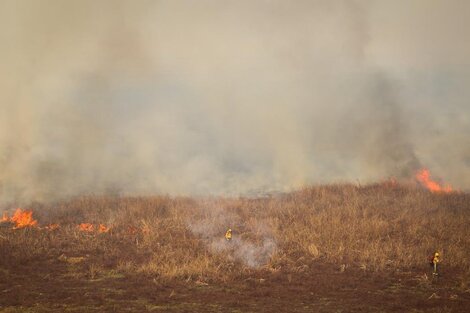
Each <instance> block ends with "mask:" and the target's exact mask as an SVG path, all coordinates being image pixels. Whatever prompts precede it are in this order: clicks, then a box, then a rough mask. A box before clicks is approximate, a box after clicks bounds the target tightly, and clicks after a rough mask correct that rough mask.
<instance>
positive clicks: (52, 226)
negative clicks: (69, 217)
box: [44, 224, 60, 231]
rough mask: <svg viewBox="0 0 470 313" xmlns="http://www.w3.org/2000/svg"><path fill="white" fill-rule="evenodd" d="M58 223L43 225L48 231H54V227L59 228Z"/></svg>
mask: <svg viewBox="0 0 470 313" xmlns="http://www.w3.org/2000/svg"><path fill="white" fill-rule="evenodd" d="M59 227H60V226H59V224H49V225H47V226H45V227H44V228H45V229H47V230H48V231H54V230H56V229H59Z"/></svg>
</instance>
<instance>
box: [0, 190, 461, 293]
mask: <svg viewBox="0 0 470 313" xmlns="http://www.w3.org/2000/svg"><path fill="white" fill-rule="evenodd" d="M469 204H470V201H469V195H468V194H464V193H456V192H453V193H431V192H428V191H425V190H422V189H418V188H416V187H414V186H406V185H398V184H396V183H392V182H386V183H382V184H373V185H368V186H363V187H359V186H356V185H327V186H317V187H309V188H304V189H302V190H299V191H296V192H292V193H286V194H280V195H277V196H271V197H265V198H214V197H211V198H186V197H137V198H135V197H123V198H119V197H80V198H77V199H73V200H70V201H67V202H58V203H56V204H54V205H52V206H46V207H45V206H43V205H41V204H33V205H31V206H30V208H31V209H32V210H33V217H34V218H36V219H37V220H38V224H37V225H35V226H32V227H25V228H21V229H12V228H11V227H8V224H7V223H0V225H1V226H2V227H0V250H1V251H2V254H0V267H1V268H2V271H0V278H2V280H4V281H8V279H9V276H8V275H9V273H13V272H15V273H16V272H17V271H20V272H21V271H22V269H23V268H31V266H32V265H33V264H49V265H47V266H52V267H55V266H59V267H60V268H61V269H63V268H62V267H61V266H62V265H60V264H64V265H67V264H68V265H67V267H66V268H67V270H68V271H69V272H70V273H69V275H68V277H69V278H70V279H99V278H100V277H108V276H109V275H117V274H119V275H126V276H129V277H135V276H137V277H142V279H150V280H152V279H154V280H155V281H156V282H157V283H159V284H161V283H165V282H166V281H186V282H188V281H192V282H201V283H210V282H229V281H233V280H240V279H241V280H244V279H247V278H249V277H253V275H255V276H256V277H258V276H260V275H261V276H264V277H265V278H269V277H275V276H276V275H288V274H289V273H301V274H302V276H305V275H307V276H308V275H310V274H313V273H315V270H316V267H317V266H318V265H319V264H331V265H333V266H335V267H336V268H337V269H338V273H343V272H344V273H346V274H347V273H348V271H350V270H351V271H354V272H357V271H358V270H361V271H364V272H365V273H367V272H374V271H380V272H382V273H397V272H407V273H411V274H410V275H412V276H413V277H415V276H416V277H421V276H422V275H424V274H425V273H428V274H429V273H430V268H429V264H428V262H429V261H428V257H429V255H431V254H432V253H433V252H434V251H436V250H437V251H439V252H440V253H441V255H442V263H441V269H442V273H443V275H447V277H449V279H450V277H451V279H452V281H453V285H455V286H458V288H460V289H459V290H461V291H462V292H464V291H465V290H467V291H468V287H469V286H470V285H469V284H470V276H469V275H470V263H469V260H470V255H469V251H470V241H469V240H470V239H469V238H470V234H469V228H468V223H469V222H470V215H469V212H470V208H469ZM214 212H216V213H214ZM51 223H56V224H58V225H59V227H58V228H56V229H53V230H50V229H47V228H45V226H46V225H48V224H51ZM80 223H92V224H93V225H98V224H100V223H102V224H104V225H107V227H109V231H107V232H103V233H99V232H98V231H92V232H87V231H81V230H80V229H79V228H78V227H77V225H79V224H80ZM229 227H230V228H232V230H233V239H232V241H227V240H225V238H224V234H225V231H226V230H227V228H229ZM450 273H452V274H450Z"/></svg>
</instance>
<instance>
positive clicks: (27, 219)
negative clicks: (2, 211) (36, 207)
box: [10, 209, 38, 229]
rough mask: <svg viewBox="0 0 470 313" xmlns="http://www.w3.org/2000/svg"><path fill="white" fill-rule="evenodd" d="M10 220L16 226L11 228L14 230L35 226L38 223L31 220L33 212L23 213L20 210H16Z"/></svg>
mask: <svg viewBox="0 0 470 313" xmlns="http://www.w3.org/2000/svg"><path fill="white" fill-rule="evenodd" d="M10 220H11V221H12V222H13V223H15V224H16V226H15V227H13V228H14V229H18V228H23V227H28V226H36V224H37V223H38V222H37V221H36V220H34V219H33V211H23V210H22V209H16V211H15V214H13V217H12V218H11V219H10Z"/></svg>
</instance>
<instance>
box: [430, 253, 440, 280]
mask: <svg viewBox="0 0 470 313" xmlns="http://www.w3.org/2000/svg"><path fill="white" fill-rule="evenodd" d="M440 257H441V256H440V254H439V252H437V251H436V252H434V254H433V255H432V257H431V259H430V261H431V262H430V265H431V266H432V268H433V271H432V274H433V275H434V276H438V275H439V271H438V270H439V262H440V261H441V260H440Z"/></svg>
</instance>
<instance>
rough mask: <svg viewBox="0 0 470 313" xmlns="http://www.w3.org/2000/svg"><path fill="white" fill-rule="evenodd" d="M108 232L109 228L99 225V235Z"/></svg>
mask: <svg viewBox="0 0 470 313" xmlns="http://www.w3.org/2000/svg"><path fill="white" fill-rule="evenodd" d="M108 231H109V227H106V226H105V225H103V224H100V227H99V228H98V232H99V233H107V232H108Z"/></svg>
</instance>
